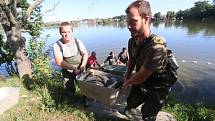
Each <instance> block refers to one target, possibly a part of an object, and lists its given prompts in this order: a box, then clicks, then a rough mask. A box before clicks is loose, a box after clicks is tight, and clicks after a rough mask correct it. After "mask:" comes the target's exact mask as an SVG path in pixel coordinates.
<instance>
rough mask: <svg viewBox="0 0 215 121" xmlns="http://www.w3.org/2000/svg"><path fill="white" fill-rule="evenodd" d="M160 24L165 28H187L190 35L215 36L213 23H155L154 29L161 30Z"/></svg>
mask: <svg viewBox="0 0 215 121" xmlns="http://www.w3.org/2000/svg"><path fill="white" fill-rule="evenodd" d="M160 24H164V25H165V28H171V27H175V28H178V27H180V28H185V29H187V33H188V34H189V35H196V34H199V33H201V34H203V35H204V36H215V24H214V23H213V21H191V20H190V21H166V22H161V21H154V22H153V23H152V25H153V27H155V28H159V25H160Z"/></svg>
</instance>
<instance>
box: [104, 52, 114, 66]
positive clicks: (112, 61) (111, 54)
mask: <svg viewBox="0 0 215 121" xmlns="http://www.w3.org/2000/svg"><path fill="white" fill-rule="evenodd" d="M106 62H108V63H109V65H116V64H117V58H116V57H115V54H114V52H113V51H111V52H110V53H109V55H108V57H107V58H106V60H105V61H104V63H102V64H101V66H103V65H104V64H105V63H106Z"/></svg>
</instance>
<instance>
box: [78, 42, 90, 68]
mask: <svg viewBox="0 0 215 121" xmlns="http://www.w3.org/2000/svg"><path fill="white" fill-rule="evenodd" d="M78 46H79V48H80V51H81V54H82V56H83V60H82V63H81V65H80V69H83V68H84V67H85V66H86V64H87V60H88V52H87V49H86V47H85V46H84V44H83V42H82V41H80V40H78Z"/></svg>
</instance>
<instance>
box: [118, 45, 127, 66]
mask: <svg viewBox="0 0 215 121" xmlns="http://www.w3.org/2000/svg"><path fill="white" fill-rule="evenodd" d="M117 63H118V64H125V65H127V64H128V52H127V50H126V48H125V47H124V48H122V51H121V52H120V53H119V55H118V60H117Z"/></svg>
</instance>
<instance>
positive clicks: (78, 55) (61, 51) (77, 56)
mask: <svg viewBox="0 0 215 121" xmlns="http://www.w3.org/2000/svg"><path fill="white" fill-rule="evenodd" d="M59 32H60V35H61V38H60V39H59V40H58V41H57V42H55V43H54V46H53V50H54V59H55V62H56V64H57V65H58V66H60V67H61V68H62V74H63V78H64V89H65V93H66V95H67V96H73V95H74V94H75V83H74V81H75V80H76V76H77V75H79V74H80V73H82V72H83V71H84V67H85V66H86V63H87V59H88V52H87V50H86V47H85V46H84V44H83V42H82V41H81V40H79V39H76V38H75V37H74V36H73V28H72V25H71V23H69V22H62V23H61V24H60V26H59Z"/></svg>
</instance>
